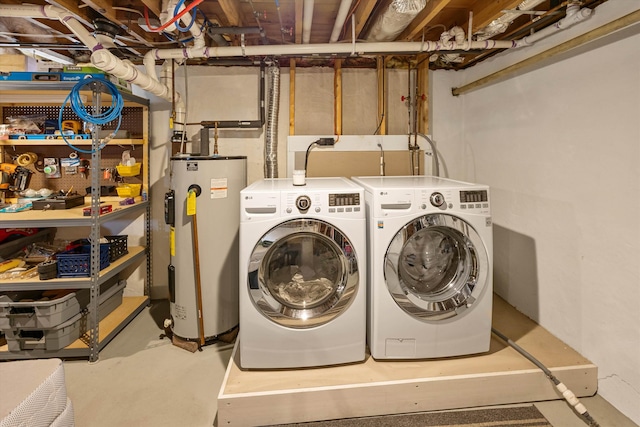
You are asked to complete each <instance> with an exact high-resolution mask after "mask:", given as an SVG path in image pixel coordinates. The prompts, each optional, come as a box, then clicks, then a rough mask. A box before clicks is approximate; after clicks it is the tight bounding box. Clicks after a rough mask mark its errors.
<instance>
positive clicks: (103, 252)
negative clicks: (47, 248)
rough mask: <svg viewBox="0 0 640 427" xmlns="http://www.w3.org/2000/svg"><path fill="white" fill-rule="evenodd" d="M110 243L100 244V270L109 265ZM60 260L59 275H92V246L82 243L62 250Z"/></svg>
mask: <svg viewBox="0 0 640 427" xmlns="http://www.w3.org/2000/svg"><path fill="white" fill-rule="evenodd" d="M110 246H111V244H109V243H101V244H100V270H102V269H103V268H106V267H108V266H109V264H110V262H109V247H110ZM56 259H57V260H58V277H88V276H90V275H91V246H90V245H82V246H78V247H77V248H74V249H71V250H68V251H64V252H60V253H59V254H57V255H56Z"/></svg>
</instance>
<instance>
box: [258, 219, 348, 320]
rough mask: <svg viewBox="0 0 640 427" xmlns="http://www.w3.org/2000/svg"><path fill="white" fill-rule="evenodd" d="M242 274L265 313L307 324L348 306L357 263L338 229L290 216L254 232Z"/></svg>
mask: <svg viewBox="0 0 640 427" xmlns="http://www.w3.org/2000/svg"><path fill="white" fill-rule="evenodd" d="M247 279H248V286H249V293H250V295H251V297H252V299H253V302H254V304H255V305H256V306H257V307H258V309H259V310H260V311H261V312H262V313H263V314H264V315H265V316H267V317H268V318H270V319H271V320H273V321H274V322H277V323H279V324H281V325H283V326H287V327H293V328H309V327H313V326H318V325H322V324H324V323H327V322H329V321H330V320H332V319H333V318H335V317H336V316H338V315H339V314H340V313H341V312H342V311H344V310H345V308H346V307H348V305H349V304H350V302H351V301H352V299H353V297H354V296H355V293H356V291H357V287H358V281H359V274H358V263H357V259H356V256H355V253H354V250H353V246H352V245H351V242H350V241H349V239H347V237H346V236H345V235H344V234H343V233H342V232H341V231H340V230H338V229H337V228H335V227H334V226H332V225H331V224H329V223H327V222H324V221H320V220H314V219H296V220H291V221H287V222H284V223H282V224H280V225H278V226H276V227H274V228H273V229H271V230H269V231H268V232H267V233H266V234H265V235H264V236H262V238H260V240H259V241H258V243H257V244H256V246H255V247H254V249H253V253H252V256H251V260H250V262H249V275H248V278H247Z"/></svg>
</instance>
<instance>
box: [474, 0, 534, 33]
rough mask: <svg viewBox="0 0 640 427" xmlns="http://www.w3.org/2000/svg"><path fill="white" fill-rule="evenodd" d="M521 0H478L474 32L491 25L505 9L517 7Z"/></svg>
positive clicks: (475, 9)
mask: <svg viewBox="0 0 640 427" xmlns="http://www.w3.org/2000/svg"><path fill="white" fill-rule="evenodd" d="M520 3H522V1H521V0H494V1H491V2H476V6H475V7H474V8H473V32H474V33H475V32H476V31H478V30H479V29H481V28H484V27H486V26H487V25H489V24H490V23H491V22H492V21H493V20H494V19H496V18H497V17H499V16H501V15H502V11H503V10H510V9H515V8H516V7H517V6H518V5H519V4H520Z"/></svg>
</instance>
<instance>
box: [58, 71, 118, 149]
mask: <svg viewBox="0 0 640 427" xmlns="http://www.w3.org/2000/svg"><path fill="white" fill-rule="evenodd" d="M90 84H101V85H102V86H103V87H104V88H106V90H107V92H108V93H109V95H111V105H110V106H108V107H105V108H103V107H102V106H99V107H98V108H97V109H95V108H94V106H87V105H85V104H84V101H83V98H82V95H81V93H80V91H81V90H82V89H83V88H84V87H85V86H87V85H90ZM67 104H70V105H71V109H72V110H73V112H74V113H76V115H77V116H78V117H79V118H80V120H82V121H84V122H87V123H90V124H91V125H92V126H93V127H95V126H102V125H104V124H107V123H110V122H112V121H114V120H116V119H117V120H118V123H117V125H116V129H115V130H114V131H113V132H111V133H110V134H109V136H108V137H107V138H104V139H103V140H102V142H101V144H100V145H99V146H98V147H97V149H98V150H102V149H103V148H104V147H105V145H107V143H108V142H109V141H110V140H111V139H112V138H114V137H115V135H116V133H117V132H118V130H119V129H120V124H121V123H122V109H123V108H124V100H123V99H122V95H121V94H120V91H118V88H117V87H116V85H114V84H113V83H111V82H110V81H108V80H103V79H97V78H95V77H89V78H86V79H83V80H81V81H80V82H78V83H76V85H75V86H73V88H72V89H71V92H70V93H69V95H67V97H66V98H65V100H64V102H63V103H62V106H60V112H59V113H58V128H59V129H60V135H61V136H62V139H63V140H64V142H65V143H66V144H67V145H68V146H69V148H71V149H72V150H74V151H78V152H80V153H85V154H92V153H93V149H92V150H84V149H82V148H78V147H76V146H74V145H73V144H72V143H71V142H70V141H69V140H68V139H67V138H66V136H65V134H64V132H63V131H62V118H63V113H64V109H65V107H66V105H67ZM92 132H93V130H92Z"/></svg>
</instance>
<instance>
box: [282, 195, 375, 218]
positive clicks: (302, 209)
mask: <svg viewBox="0 0 640 427" xmlns="http://www.w3.org/2000/svg"><path fill="white" fill-rule="evenodd" d="M363 203H364V200H363V197H362V195H361V194H360V193H358V192H345V193H343V192H298V191H295V192H283V193H282V199H281V212H282V215H283V216H288V215H298V216H299V215H300V214H304V215H306V214H309V215H313V214H318V215H328V216H334V215H336V216H337V215H339V216H342V217H354V218H360V217H363V216H364V205H363Z"/></svg>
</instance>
